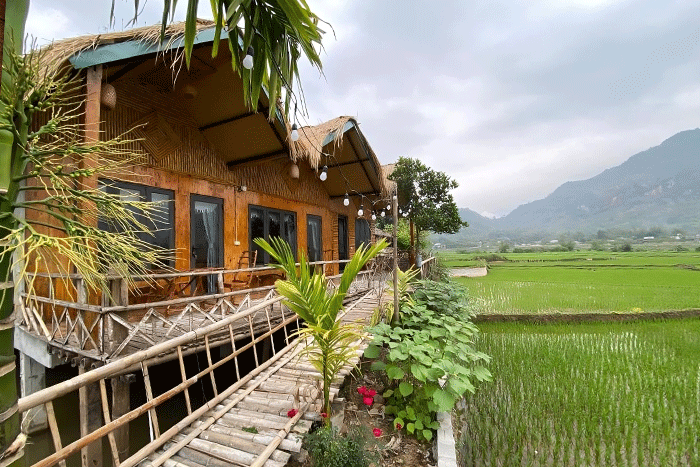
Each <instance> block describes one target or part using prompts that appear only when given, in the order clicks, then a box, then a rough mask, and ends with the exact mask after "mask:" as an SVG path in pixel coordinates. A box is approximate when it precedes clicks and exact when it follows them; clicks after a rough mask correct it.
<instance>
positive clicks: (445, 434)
mask: <svg viewBox="0 0 700 467" xmlns="http://www.w3.org/2000/svg"><path fill="white" fill-rule="evenodd" d="M437 420H438V422H440V428H439V429H438V430H437V438H436V439H435V459H436V460H437V467H457V450H456V448H455V437H454V431H453V429H452V414H451V413H450V412H438V414H437Z"/></svg>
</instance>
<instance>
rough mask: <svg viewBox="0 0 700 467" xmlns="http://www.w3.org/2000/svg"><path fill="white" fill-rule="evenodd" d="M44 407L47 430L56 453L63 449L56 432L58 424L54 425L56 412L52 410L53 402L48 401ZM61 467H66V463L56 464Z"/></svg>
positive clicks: (59, 436)
mask: <svg viewBox="0 0 700 467" xmlns="http://www.w3.org/2000/svg"><path fill="white" fill-rule="evenodd" d="M44 406H45V407H46V415H47V418H48V420H49V430H50V431H51V439H52V440H53V447H54V449H55V450H56V451H60V450H61V448H62V447H63V446H62V444H61V434H60V433H59V431H58V423H56V412H54V410H53V402H51V401H48V402H47V403H46V404H44ZM58 464H59V465H60V466H61V467H66V461H64V460H62V461H59V463H58Z"/></svg>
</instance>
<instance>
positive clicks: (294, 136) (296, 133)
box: [290, 123, 299, 141]
mask: <svg viewBox="0 0 700 467" xmlns="http://www.w3.org/2000/svg"><path fill="white" fill-rule="evenodd" d="M290 137H291V138H292V141H297V140H298V139H299V131H297V124H296V123H295V124H294V125H292V134H291V135H290Z"/></svg>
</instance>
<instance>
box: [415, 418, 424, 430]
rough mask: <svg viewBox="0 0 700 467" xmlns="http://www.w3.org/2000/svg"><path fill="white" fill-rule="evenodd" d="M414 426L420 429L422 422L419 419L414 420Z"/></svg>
mask: <svg viewBox="0 0 700 467" xmlns="http://www.w3.org/2000/svg"><path fill="white" fill-rule="evenodd" d="M416 428H417V429H419V430H422V429H423V422H421V421H420V420H416Z"/></svg>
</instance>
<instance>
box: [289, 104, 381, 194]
mask: <svg viewBox="0 0 700 467" xmlns="http://www.w3.org/2000/svg"><path fill="white" fill-rule="evenodd" d="M352 129H354V130H356V134H355V135H353V136H352V138H357V141H354V142H353V141H350V144H348V146H349V149H351V150H352V152H353V153H354V156H352V158H351V157H350V156H348V151H347V149H348V148H345V147H344V143H345V141H346V140H348V138H350V137H351V136H350V135H351V130H352ZM295 146H296V153H297V155H298V157H299V158H301V159H304V160H306V161H307V162H308V163H309V165H311V167H313V168H315V169H318V168H319V167H320V166H321V165H328V169H329V176H330V175H331V171H332V170H335V171H337V172H338V174H339V176H340V177H341V178H342V179H343V180H345V179H347V173H350V172H351V171H352V168H353V167H352V166H357V167H356V168H357V169H360V170H364V172H374V174H376V179H375V180H370V181H369V182H370V183H371V185H372V187H373V188H375V189H377V191H378V192H379V195H380V196H385V195H386V194H387V193H388V191H387V186H386V183H385V177H383V176H382V172H381V164H380V163H379V159H377V155H376V154H375V153H374V151H373V150H372V147H371V146H370V144H369V142H368V141H367V139H366V138H365V136H364V134H362V132H361V131H360V127H359V124H358V123H357V120H355V118H353V117H348V116H342V117H337V118H334V119H333V120H329V121H327V122H324V123H321V124H319V125H316V126H305V127H302V128H300V129H299V141H297V142H296V143H295ZM357 152H359V154H358V153H357ZM341 167H342V168H341ZM340 188H341V189H340V191H344V190H345V188H343V187H340ZM333 194H334V193H332V195H333Z"/></svg>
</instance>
